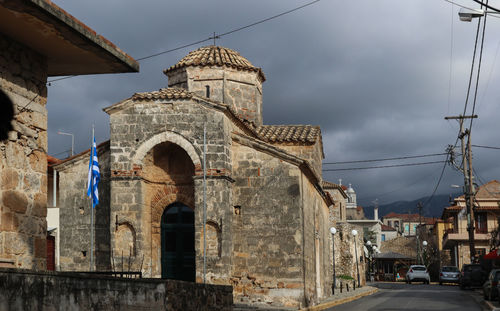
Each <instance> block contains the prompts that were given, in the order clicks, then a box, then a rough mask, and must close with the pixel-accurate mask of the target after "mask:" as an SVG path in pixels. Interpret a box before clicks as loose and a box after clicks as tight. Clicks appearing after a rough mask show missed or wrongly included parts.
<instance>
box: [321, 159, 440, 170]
mask: <svg viewBox="0 0 500 311" xmlns="http://www.w3.org/2000/svg"><path fill="white" fill-rule="evenodd" d="M443 162H445V163H446V162H447V161H430V162H419V163H406V164H394V165H381V166H366V167H350V168H334V169H323V170H322V171H323V172H337V171H356V170H368V169H374V168H391V167H404V166H419V165H429V164H436V163H443Z"/></svg>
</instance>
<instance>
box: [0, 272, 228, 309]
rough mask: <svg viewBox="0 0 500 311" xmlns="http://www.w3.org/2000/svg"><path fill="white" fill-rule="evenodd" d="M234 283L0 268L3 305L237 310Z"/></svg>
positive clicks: (31, 307) (1, 307) (2, 306)
mask: <svg viewBox="0 0 500 311" xmlns="http://www.w3.org/2000/svg"><path fill="white" fill-rule="evenodd" d="M232 298H233V297H232V288H231V287H230V286H219V285H208V284H207V285H204V284H196V283H189V282H183V281H173V280H160V279H117V278H110V277H105V276H99V275H88V274H71V273H33V272H30V271H22V270H17V271H15V270H10V269H0V310H12V311H18V310H19V311H24V310H41V311H45V310H47V311H48V310H221V311H222V310H232V309H233V307H232V305H233V299H232Z"/></svg>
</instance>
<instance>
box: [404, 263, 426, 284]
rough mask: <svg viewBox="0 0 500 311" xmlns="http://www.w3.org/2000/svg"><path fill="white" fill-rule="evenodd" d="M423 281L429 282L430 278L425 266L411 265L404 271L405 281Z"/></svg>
mask: <svg viewBox="0 0 500 311" xmlns="http://www.w3.org/2000/svg"><path fill="white" fill-rule="evenodd" d="M415 281H416V282H424V284H429V283H430V281H431V278H430V276H429V273H428V272H427V268H426V267H425V266H422V265H411V266H410V269H408V272H407V273H406V283H410V284H411V282H415Z"/></svg>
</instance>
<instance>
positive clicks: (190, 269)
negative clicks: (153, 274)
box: [161, 203, 196, 282]
mask: <svg viewBox="0 0 500 311" xmlns="http://www.w3.org/2000/svg"><path fill="white" fill-rule="evenodd" d="M161 275H162V278H166V279H174V280H183V281H191V282H194V281H195V276H196V270H195V251H194V212H193V210H192V209H190V208H189V207H187V206H185V205H184V204H182V203H174V204H172V205H170V206H168V207H167V208H166V209H165V211H164V212H163V216H162V221H161Z"/></svg>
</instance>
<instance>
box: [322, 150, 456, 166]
mask: <svg viewBox="0 0 500 311" xmlns="http://www.w3.org/2000/svg"><path fill="white" fill-rule="evenodd" d="M446 154H447V153H431V154H423V155H415V156H403V157H394V158H385V159H371V160H357V161H340V162H324V163H323V165H329V164H332V165H334V164H352V163H366V162H381V161H392V160H405V159H416V158H426V157H435V156H440V155H446Z"/></svg>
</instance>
